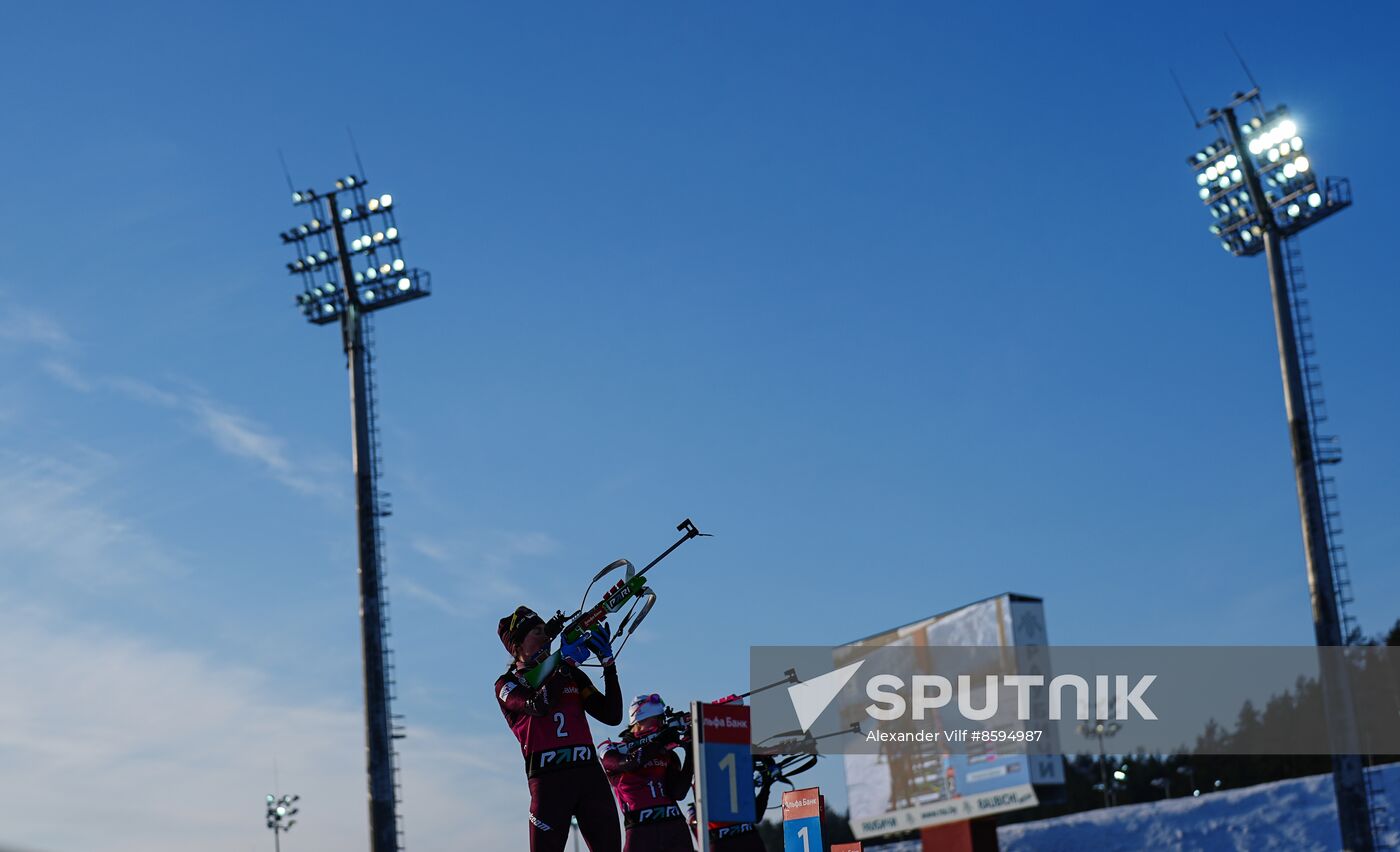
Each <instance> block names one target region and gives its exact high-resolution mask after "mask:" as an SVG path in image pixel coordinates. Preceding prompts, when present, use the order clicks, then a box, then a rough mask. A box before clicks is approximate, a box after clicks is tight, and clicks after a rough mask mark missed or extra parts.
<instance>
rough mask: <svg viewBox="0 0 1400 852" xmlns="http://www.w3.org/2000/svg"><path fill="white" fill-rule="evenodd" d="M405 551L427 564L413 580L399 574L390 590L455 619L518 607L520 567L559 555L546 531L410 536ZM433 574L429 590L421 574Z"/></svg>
mask: <svg viewBox="0 0 1400 852" xmlns="http://www.w3.org/2000/svg"><path fill="white" fill-rule="evenodd" d="M408 546H409V548H410V550H412V551H413V552H414V553H415V554H417V555H418V556H421V557H424V559H425V560H426V561H427V562H428V563H429V564H430V565H431V571H420V572H416V573H414V574H413V575H412V576H411V577H410V576H405V575H404V574H403V573H402V572H400V573H398V575H397V579H392V578H391V583H392V585H393V588H395V589H402V590H403V592H404V593H405V595H406V596H407V597H409V598H411V599H414V600H418V601H420V602H422V603H425V604H427V605H429V606H431V607H433V608H434V609H437V610H439V611H441V612H444V613H446V614H448V615H451V616H454V617H467V618H470V617H474V616H479V615H482V614H483V613H491V612H495V611H496V610H497V609H499V608H500V607H501V606H506V605H510V604H513V603H516V602H519V600H520V599H521V598H523V597H524V596H525V589H524V588H523V587H522V586H521V585H520V584H519V583H518V582H517V581H516V578H517V577H519V576H520V575H521V573H522V571H521V568H522V565H523V564H524V563H525V562H527V561H529V560H531V559H539V558H541V557H545V556H549V555H552V554H554V553H557V552H558V551H559V542H558V541H556V540H555V539H554V537H553V536H551V535H549V534H548V533H544V532H515V531H509V530H479V531H474V532H469V533H464V534H460V535H455V536H434V535H429V534H425V533H421V532H419V533H410V534H409V535H408ZM429 573H430V574H431V575H432V577H433V579H432V581H431V583H432V585H433V586H435V587H436V588H430V587H429V582H430V581H429V580H428V579H427V578H426V576H425V575H427V574H429Z"/></svg>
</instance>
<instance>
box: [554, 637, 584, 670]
mask: <svg viewBox="0 0 1400 852" xmlns="http://www.w3.org/2000/svg"><path fill="white" fill-rule="evenodd" d="M559 655H560V656H561V657H563V658H564V659H566V660H568V661H569V662H570V663H572V664H574V665H578V664H579V663H582V662H585V661H586V660H587V659H588V639H587V638H586V637H585V638H580V639H579V640H578V641H577V642H573V643H571V642H569V640H568V639H567V638H565V639H563V640H562V641H560V643H559Z"/></svg>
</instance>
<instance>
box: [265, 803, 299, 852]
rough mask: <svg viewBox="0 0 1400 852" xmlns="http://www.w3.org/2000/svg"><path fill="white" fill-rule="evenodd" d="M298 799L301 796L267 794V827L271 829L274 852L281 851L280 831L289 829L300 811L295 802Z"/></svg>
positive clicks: (294, 823) (295, 822)
mask: <svg viewBox="0 0 1400 852" xmlns="http://www.w3.org/2000/svg"><path fill="white" fill-rule="evenodd" d="M300 800H301V796H287V795H282V796H278V795H277V794H276V793H268V794H267V827H268V828H270V829H272V848H273V850H275V852H282V832H284V831H291V830H292V826H294V825H296V824H297V821H296V815H297V814H299V813H301V809H300V808H298V807H297V806H296V803H297V802H298V801H300Z"/></svg>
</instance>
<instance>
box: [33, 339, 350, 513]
mask: <svg viewBox="0 0 1400 852" xmlns="http://www.w3.org/2000/svg"><path fill="white" fill-rule="evenodd" d="M40 366H41V367H42V369H43V370H44V372H45V373H47V374H48V375H49V376H50V377H52V378H53V379H54V380H56V381H57V382H59V383H60V384H62V385H63V386H64V387H67V388H68V389H70V390H74V391H77V392H79V393H93V392H96V391H99V390H102V391H109V392H112V393H115V394H118V395H119V396H122V397H125V398H126V399H130V400H133V401H136V402H140V403H143V404H146V405H152V406H156V407H159V408H168V409H174V410H177V411H183V412H185V413H186V414H188V415H190V417H191V422H192V423H193V425H194V426H195V428H196V429H197V431H198V432H199V433H200V434H202V435H203V436H204V437H206V438H207V439H209V441H210V442H211V443H213V445H214V446H215V447H216V448H217V449H219V450H221V451H222V452H224V453H227V454H228V455H231V456H233V457H235V458H239V459H243V460H245V461H251V462H254V463H256V464H257V465H258V466H260V467H261V468H262V469H263V470H264V472H266V473H267V474H268V475H270V476H271V477H272V478H273V479H275V480H277V481H278V482H280V483H282V484H283V485H286V486H287V487H288V488H291V489H293V490H295V491H298V492H300V493H302V494H320V495H324V496H338V495H339V494H340V489H339V488H337V487H334V486H332V485H329V484H327V480H326V479H325V477H324V476H322V475H320V474H322V473H324V471H312V470H309V469H307V467H306V466H305V465H298V464H295V463H293V461H292V460H291V457H290V455H289V453H288V450H287V443H286V441H285V440H284V439H283V438H281V437H279V436H277V435H276V434H274V433H273V432H272V431H271V430H270V429H269V428H268V427H266V426H265V425H263V424H261V423H259V422H258V421H257V420H255V419H253V418H252V417H249V416H248V415H246V414H243V413H241V412H238V411H236V410H234V409H233V408H232V407H230V406H228V405H226V404H224V403H221V402H219V401H218V400H216V399H214V398H213V397H211V396H209V395H208V394H205V393H202V392H200V391H190V390H181V391H174V390H168V389H166V388H162V387H159V386H157V385H155V384H152V383H151V382H147V381H142V380H140V379H133V378H130V377H128V376H90V375H87V374H85V373H83V372H82V371H81V370H79V369H78V368H77V367H75V366H74V365H73V364H72V363H70V362H68V361H64V360H61V359H57V358H49V359H46V360H45V361H43V362H42V364H41V365H40Z"/></svg>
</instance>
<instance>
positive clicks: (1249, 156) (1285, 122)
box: [1186, 99, 1351, 255]
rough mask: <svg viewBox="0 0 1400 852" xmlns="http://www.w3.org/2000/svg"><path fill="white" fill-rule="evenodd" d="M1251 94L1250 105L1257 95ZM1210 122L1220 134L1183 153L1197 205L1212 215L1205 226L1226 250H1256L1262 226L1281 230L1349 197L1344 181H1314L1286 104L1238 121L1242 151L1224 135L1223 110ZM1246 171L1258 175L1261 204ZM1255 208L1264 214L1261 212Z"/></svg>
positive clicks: (1308, 220)
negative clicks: (1208, 224)
mask: <svg viewBox="0 0 1400 852" xmlns="http://www.w3.org/2000/svg"><path fill="white" fill-rule="evenodd" d="M1252 100H1254V101H1255V102H1256V103H1257V99H1252ZM1261 112H1262V111H1261ZM1213 120H1214V123H1215V125H1216V127H1217V129H1218V130H1220V131H1222V133H1221V135H1220V137H1218V138H1217V139H1216V140H1215V141H1214V142H1212V143H1211V144H1209V145H1207V146H1205V147H1204V148H1202V149H1201V150H1199V151H1197V152H1195V153H1194V154H1192V155H1191V156H1190V157H1187V158H1186V162H1187V164H1188V165H1190V166H1191V168H1192V170H1193V171H1194V173H1195V180H1196V187H1197V195H1198V196H1199V197H1200V199H1201V203H1203V204H1204V205H1205V206H1206V207H1207V208H1209V210H1210V212H1211V216H1212V217H1214V219H1215V223H1214V224H1212V225H1211V226H1210V232H1211V233H1212V234H1214V235H1215V236H1216V237H1218V238H1219V239H1220V244H1221V247H1223V248H1224V249H1225V250H1226V251H1228V252H1230V253H1231V254H1235V255H1252V254H1257V253H1259V252H1261V251H1263V249H1264V240H1263V236H1264V229H1265V227H1272V228H1273V229H1274V230H1276V231H1277V232H1278V233H1280V234H1282V235H1283V236H1288V235H1291V234H1293V233H1296V232H1298V231H1300V230H1302V229H1303V228H1305V227H1307V226H1308V225H1310V224H1313V223H1314V222H1317V221H1320V220H1321V219H1323V218H1325V217H1327V216H1329V215H1331V214H1332V213H1335V212H1337V211H1338V210H1340V209H1342V208H1343V207H1345V206H1347V205H1348V204H1349V203H1350V201H1351V193H1350V186H1349V184H1347V183H1346V181H1344V180H1337V179H1331V178H1329V179H1327V180H1326V181H1325V182H1323V183H1319V181H1318V178H1317V175H1316V169H1315V167H1314V164H1313V162H1312V160H1311V158H1310V157H1309V155H1308V154H1307V153H1305V152H1304V143H1303V138H1302V136H1301V135H1300V133H1299V128H1298V125H1297V123H1296V122H1295V121H1294V120H1293V119H1292V118H1291V117H1290V116H1289V114H1288V109H1287V107H1284V106H1279V107H1278V108H1277V109H1275V110H1273V111H1272V112H1268V113H1262V114H1260V115H1256V116H1254V117H1252V118H1249V119H1247V120H1245V121H1243V122H1242V123H1240V124H1239V126H1238V130H1239V138H1240V139H1241V140H1243V145H1244V148H1245V150H1243V151H1237V150H1236V149H1235V146H1234V145H1233V144H1232V143H1231V141H1230V139H1231V137H1232V136H1233V134H1232V133H1231V132H1230V128H1229V126H1228V125H1227V124H1225V122H1226V121H1227V120H1228V119H1227V118H1226V115H1225V113H1222V112H1215V113H1213ZM1246 160H1248V162H1247V163H1246ZM1251 170H1252V171H1253V172H1254V173H1255V174H1256V175H1257V176H1258V178H1259V185H1260V187H1262V190H1263V196H1264V197H1263V199H1262V203H1261V200H1260V199H1255V198H1253V197H1252V196H1251V193H1250V190H1249V186H1248V183H1249V181H1248V177H1247V175H1248V172H1249V171H1251ZM1261 210H1262V211H1264V212H1263V214H1262V215H1267V216H1268V217H1269V219H1268V220H1264V219H1262V218H1261Z"/></svg>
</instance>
